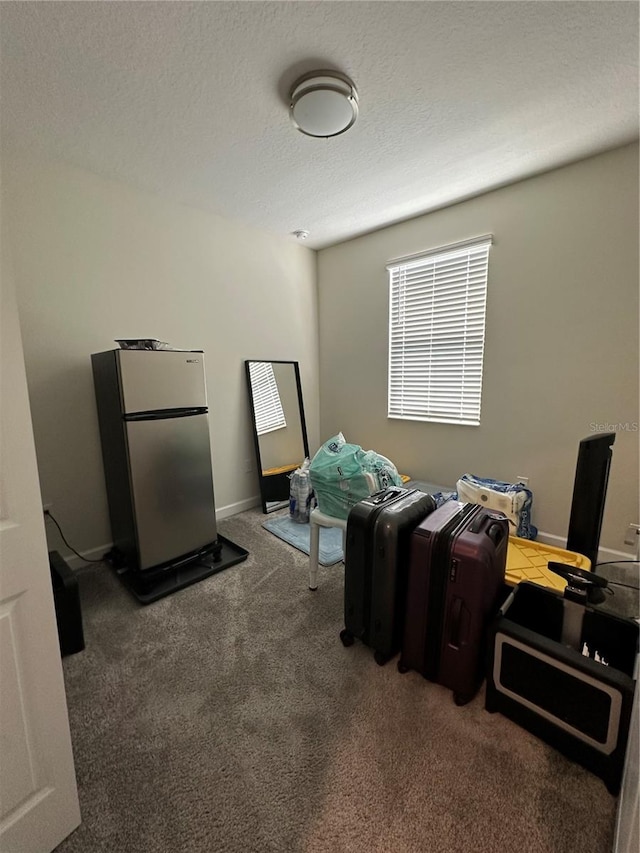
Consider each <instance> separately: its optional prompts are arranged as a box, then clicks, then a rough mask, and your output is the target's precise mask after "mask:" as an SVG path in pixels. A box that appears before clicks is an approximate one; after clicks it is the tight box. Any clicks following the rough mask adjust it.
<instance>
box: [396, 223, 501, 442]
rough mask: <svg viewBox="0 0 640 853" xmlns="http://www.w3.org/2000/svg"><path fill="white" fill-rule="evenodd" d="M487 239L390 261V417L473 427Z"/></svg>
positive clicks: (481, 344) (478, 392)
mask: <svg viewBox="0 0 640 853" xmlns="http://www.w3.org/2000/svg"><path fill="white" fill-rule="evenodd" d="M490 246H491V236H484V237H478V238H476V239H474V240H469V241H465V242H464V243H456V244H455V245H452V246H444V247H442V248H441V249H436V250H434V251H433V252H429V253H426V254H423V255H416V256H412V257H410V258H403V259H400V260H398V261H392V262H391V263H390V264H389V265H388V266H387V269H388V270H389V284H390V288H389V291H390V292H389V411H388V414H389V417H390V418H404V419H407V420H417V421H438V422H441V423H454V424H467V425H470V426H478V425H479V423H480V403H481V395H482V359H483V354H484V328H485V306H486V296H487V272H488V264H489V248H490Z"/></svg>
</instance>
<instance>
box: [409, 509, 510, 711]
mask: <svg viewBox="0 0 640 853" xmlns="http://www.w3.org/2000/svg"><path fill="white" fill-rule="evenodd" d="M508 542H509V522H508V521H507V519H506V517H505V516H504V515H503V514H502V513H499V512H494V511H491V510H486V509H484V508H483V507H481V506H478V505H476V504H464V503H460V502H459V501H448V502H447V503H445V504H443V505H442V506H441V507H439V508H438V509H437V510H436V511H435V512H433V513H432V514H431V515H429V516H427V518H425V519H424V521H422V522H421V523H420V524H419V525H418V526H417V527H416V528H415V530H414V531H413V533H412V535H411V544H410V552H409V579H408V592H407V611H406V616H405V627H404V638H403V642H402V654H401V656H400V661H399V663H398V669H399V670H400V672H407V671H408V670H410V669H414V670H416V671H417V672H420V673H421V674H422V675H424V676H425V678H428V679H429V680H430V681H437V682H438V683H440V684H443V685H444V686H445V687H449V688H450V689H451V690H453V693H454V700H455V703H456V705H464V704H466V703H467V702H469V701H470V700H471V699H472V698H473V697H474V695H475V694H476V692H477V690H478V688H479V687H480V684H481V683H482V679H483V677H484V668H485V666H484V664H485V657H486V655H485V646H486V637H487V632H488V628H489V625H490V623H491V621H492V619H493V617H494V616H495V614H496V613H497V611H498V608H499V606H500V604H501V603H502V599H503V598H505V597H506V595H507V589H506V587H505V585H504V580H505V566H506V559H507V546H508Z"/></svg>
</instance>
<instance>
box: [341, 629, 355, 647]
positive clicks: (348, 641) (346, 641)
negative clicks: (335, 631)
mask: <svg viewBox="0 0 640 853" xmlns="http://www.w3.org/2000/svg"><path fill="white" fill-rule="evenodd" d="M340 639H341V640H342V645H343V646H344V647H345V648H347V647H348V646H352V645H353V634H352V633H351V631H347V629H346V628H343V629H342V631H340Z"/></svg>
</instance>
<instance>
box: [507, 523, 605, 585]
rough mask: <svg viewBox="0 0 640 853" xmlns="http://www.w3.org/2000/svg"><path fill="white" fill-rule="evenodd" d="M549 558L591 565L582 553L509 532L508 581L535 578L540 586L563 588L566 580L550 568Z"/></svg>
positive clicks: (517, 581)
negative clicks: (523, 537) (548, 566)
mask: <svg viewBox="0 0 640 853" xmlns="http://www.w3.org/2000/svg"><path fill="white" fill-rule="evenodd" d="M549 561H553V562H555V563H566V564H568V565H570V566H577V567H578V568H579V569H584V570H585V571H589V570H590V569H591V561H590V560H589V559H588V558H587V557H583V556H582V554H576V553H575V552H574V551H565V550H564V549H563V548H555V547H554V546H553V545H544V544H543V543H542V542H531V541H530V540H529V539H519V538H518V537H517V536H510V537H509V548H508V550H507V572H506V581H507V583H508V584H512V585H513V586H515V585H516V584H517V583H520V581H532V582H533V583H537V584H539V585H540V586H546V587H550V588H551V589H557V590H560V591H561V592H562V590H564V588H565V586H566V585H567V582H566V581H565V580H564V579H563V578H561V577H560V576H559V575H556V574H555V572H552V571H550V570H549V569H548V568H547V563H549Z"/></svg>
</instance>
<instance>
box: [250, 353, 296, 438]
mask: <svg viewBox="0 0 640 853" xmlns="http://www.w3.org/2000/svg"><path fill="white" fill-rule="evenodd" d="M249 374H250V376H251V393H252V395H253V408H254V410H255V416H256V432H257V433H258V435H264V433H265V432H273V431H274V430H276V429H282V428H283V427H286V425H287V422H286V420H285V418H284V412H283V411H282V403H281V402H280V394H279V393H278V385H277V383H276V377H275V376H274V374H273V366H272V365H271V363H270V362H268V361H260V362H258V361H253V362H251V364H250V365H249Z"/></svg>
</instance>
